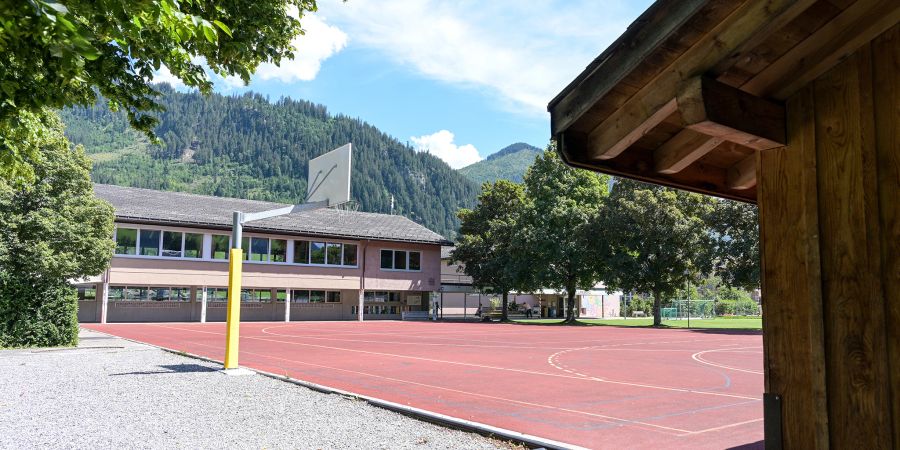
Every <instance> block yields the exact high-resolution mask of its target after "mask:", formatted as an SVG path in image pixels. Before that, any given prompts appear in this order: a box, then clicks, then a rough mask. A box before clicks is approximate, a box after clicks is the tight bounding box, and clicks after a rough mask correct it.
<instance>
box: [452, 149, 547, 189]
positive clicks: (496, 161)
mask: <svg viewBox="0 0 900 450" xmlns="http://www.w3.org/2000/svg"><path fill="white" fill-rule="evenodd" d="M541 152H543V150H541V149H539V148H537V147H535V146H533V145H528V144H526V143H524V142H517V143H515V144H512V145H509V146H507V147H504V148H503V149H502V150H500V151H499V152H497V153H494V154H492V155H491V156H488V157H487V158H486V159H484V160H482V161H478V162H477V163H475V164H472V165H469V166H466V167H463V168H462V169H459V173H461V174H463V175H465V176H466V177H468V178H469V179H470V180H472V181H474V182H475V183H476V184H477V185H479V186H481V184H482V183H484V182H485V181H496V180H501V179H503V180H510V181H515V182H516V183H521V182H522V178H523V177H524V176H525V171H526V170H527V169H528V167H529V166H531V163H533V162H534V158H535V157H537V155H539V154H540V153H541Z"/></svg>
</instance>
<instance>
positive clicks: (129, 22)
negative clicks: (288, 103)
mask: <svg viewBox="0 0 900 450" xmlns="http://www.w3.org/2000/svg"><path fill="white" fill-rule="evenodd" d="M315 9H316V2H315V0H231V1H227V2H220V1H214V0H182V1H177V0H155V1H150V0H139V1H128V2H122V1H117V0H71V1H66V2H65V5H63V4H62V3H58V2H50V1H46V0H24V1H12V2H10V1H4V2H0V53H2V54H3V58H2V59H0V124H2V123H4V122H8V123H7V124H6V125H5V126H6V127H9V128H15V127H18V126H21V125H22V124H25V123H27V116H23V113H32V114H37V113H38V112H39V111H41V110H42V108H44V107H50V108H62V107H65V106H71V105H90V104H93V103H94V101H95V100H96V98H97V94H98V93H99V94H100V95H102V96H103V97H105V98H106V99H108V100H109V102H110V104H111V105H113V106H114V107H121V108H123V109H124V110H125V111H126V112H127V113H128V117H129V120H130V122H131V124H132V126H134V127H135V128H137V129H139V130H142V131H144V132H145V133H147V134H148V135H151V136H152V130H153V127H154V126H155V125H156V119H155V117H154V116H152V115H150V114H146V113H148V112H153V111H158V110H159V109H160V107H159V105H158V103H157V102H156V96H157V92H156V90H154V88H153V87H152V86H151V82H152V80H153V73H154V71H156V70H159V69H160V68H161V67H162V66H163V65H165V67H167V68H168V69H169V70H170V71H171V73H172V74H173V75H174V76H176V77H178V78H179V79H181V80H182V81H183V82H184V84H185V85H186V86H189V87H195V88H198V89H199V90H200V91H201V92H203V93H209V92H211V90H212V83H211V81H210V80H209V76H208V75H207V73H206V71H205V70H204V67H203V65H202V64H201V62H202V63H205V64H206V65H207V66H208V67H209V68H210V69H211V70H212V71H214V72H215V73H217V74H219V75H222V76H225V75H236V76H239V77H240V78H241V79H242V80H244V82H245V83H246V82H248V81H249V79H250V75H251V74H252V73H253V72H254V71H255V70H256V68H257V66H258V65H259V64H260V63H263V62H267V61H271V62H274V63H275V64H278V63H280V61H281V60H282V59H283V58H290V57H292V56H293V51H294V48H293V47H292V45H291V40H292V39H293V38H294V37H296V36H297V35H299V34H301V33H302V29H301V28H300V21H299V19H300V18H301V17H302V16H303V14H304V13H305V12H307V11H314V10H315ZM2 126H4V125H0V127H2ZM16 144H17V143H16V141H14V140H10V139H3V140H0V145H2V146H3V147H2V148H0V164H2V166H0V170H2V171H3V172H2V173H0V175H6V176H26V177H27V176H30V174H31V171H30V169H29V168H28V167H27V166H26V165H24V164H22V163H23V161H24V159H25V158H31V159H33V157H34V155H28V154H26V153H25V149H23V148H20V147H19V146H18V145H16Z"/></svg>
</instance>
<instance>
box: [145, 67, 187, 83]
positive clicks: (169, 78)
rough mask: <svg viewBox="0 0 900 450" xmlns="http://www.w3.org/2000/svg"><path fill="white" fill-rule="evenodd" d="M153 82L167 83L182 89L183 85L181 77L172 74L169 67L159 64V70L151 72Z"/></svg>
mask: <svg viewBox="0 0 900 450" xmlns="http://www.w3.org/2000/svg"><path fill="white" fill-rule="evenodd" d="M153 82H154V83H169V84H171V85H172V87H173V88H175V89H183V88H184V87H185V85H184V83H183V82H182V81H181V79H180V78H178V77H176V76H175V75H173V74H172V71H170V70H169V68H168V67H166V66H165V65H161V66H159V70H157V71H156V72H153Z"/></svg>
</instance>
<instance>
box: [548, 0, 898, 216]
mask: <svg viewBox="0 0 900 450" xmlns="http://www.w3.org/2000/svg"><path fill="white" fill-rule="evenodd" d="M898 21H900V2H897V1H896V0H857V1H852V0H848V1H828V0H819V1H811V0H795V1H788V0H771V1H757V0H745V1H738V0H730V1H728V0H721V1H716V0H658V1H657V2H656V3H654V4H653V5H652V6H651V7H650V8H649V9H648V10H647V11H646V12H644V14H642V15H641V16H640V17H639V18H638V19H637V20H636V21H635V22H634V23H633V24H632V25H631V26H630V27H629V28H628V30H627V31H626V32H625V33H624V34H623V35H622V36H621V37H620V38H619V39H618V40H616V41H615V42H614V43H613V44H612V45H611V46H610V47H609V48H608V49H607V50H606V51H604V52H603V53H602V54H601V55H600V56H599V57H598V58H597V59H595V60H594V61H593V62H592V63H591V64H590V65H589V66H588V67H587V68H586V69H585V70H584V72H583V73H581V75H579V76H578V77H577V78H576V79H575V80H574V81H573V82H572V83H571V84H569V86H567V87H566V88H565V89H564V90H563V91H562V92H561V93H560V94H559V95H558V96H556V98H554V99H553V100H552V101H551V102H550V104H549V106H548V110H549V111H550V116H551V128H552V133H553V136H554V138H555V140H556V142H557V150H558V151H559V153H560V155H561V157H562V158H563V160H564V161H565V162H566V163H568V164H570V165H572V166H576V167H582V168H587V169H591V170H596V171H600V172H604V173H609V174H612V175H618V176H623V177H628V178H633V179H638V180H642V181H647V182H652V183H657V184H662V185H667V186H671V187H677V188H682V189H687V190H691V191H695V192H701V193H705V194H712V195H716V196H720V197H725V198H731V199H735V200H742V201H748V202H755V201H756V158H757V154H758V152H761V151H766V150H768V149H772V148H780V147H782V146H784V145H785V144H786V140H787V137H786V135H787V133H786V130H785V107H784V103H785V101H786V100H787V99H788V98H789V97H790V96H791V95H792V94H794V93H795V92H797V91H798V90H799V89H800V88H801V87H803V86H805V85H806V84H807V83H809V82H810V81H812V80H814V79H815V78H817V77H818V76H819V75H821V74H823V73H824V72H825V71H827V70H828V69H829V68H831V67H832V66H834V65H835V64H836V63H837V62H838V61H840V60H841V59H842V58H844V57H845V56H847V55H849V54H851V53H853V52H854V51H855V50H857V49H858V48H859V47H861V46H862V45H864V44H866V43H867V42H869V41H870V40H871V39H872V38H874V37H876V36H878V35H879V34H881V33H883V32H884V31H886V30H887V29H889V28H890V27H891V26H893V25H895V24H897V23H898Z"/></svg>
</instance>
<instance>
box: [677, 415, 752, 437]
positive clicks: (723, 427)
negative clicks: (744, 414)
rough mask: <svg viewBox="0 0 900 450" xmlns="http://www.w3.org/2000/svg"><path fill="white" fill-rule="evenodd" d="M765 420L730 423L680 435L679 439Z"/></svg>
mask: <svg viewBox="0 0 900 450" xmlns="http://www.w3.org/2000/svg"><path fill="white" fill-rule="evenodd" d="M763 420H764V419H752V420H747V421H744V422H738V423H730V424H728V425H722V426H721V427H715V428H707V429H705V430H700V431H689V432H687V433H685V434H679V435H678V437H682V436H692V435H695V434H701V433H708V432H710V431H719V430H724V429H726V428H733V427H739V426H741V425H747V424H748V423H754V422H762V421H763Z"/></svg>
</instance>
